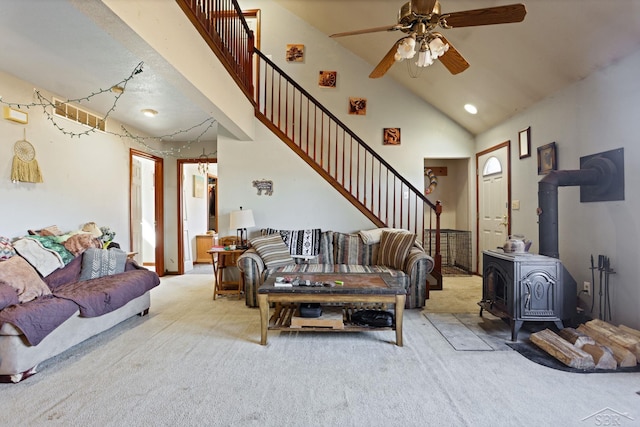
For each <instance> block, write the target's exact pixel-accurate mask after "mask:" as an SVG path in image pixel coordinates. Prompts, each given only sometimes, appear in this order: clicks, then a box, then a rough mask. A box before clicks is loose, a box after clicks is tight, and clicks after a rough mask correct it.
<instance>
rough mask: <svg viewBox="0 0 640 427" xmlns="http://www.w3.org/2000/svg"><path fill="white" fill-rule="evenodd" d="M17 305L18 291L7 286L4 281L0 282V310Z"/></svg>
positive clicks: (18, 301)
mask: <svg viewBox="0 0 640 427" xmlns="http://www.w3.org/2000/svg"><path fill="white" fill-rule="evenodd" d="M19 303H20V300H19V299H18V291H17V290H15V289H14V288H13V287H11V286H9V285H8V284H7V282H5V281H4V280H0V310H2V309H3V308H5V307H9V306H10V305H16V304H19Z"/></svg>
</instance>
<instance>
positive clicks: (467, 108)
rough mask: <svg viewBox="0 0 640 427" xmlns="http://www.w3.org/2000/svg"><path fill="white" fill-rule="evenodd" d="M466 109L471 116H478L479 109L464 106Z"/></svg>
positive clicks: (472, 106)
mask: <svg viewBox="0 0 640 427" xmlns="http://www.w3.org/2000/svg"><path fill="white" fill-rule="evenodd" d="M464 109H465V110H467V113H469V114H478V109H477V108H476V106H475V105H473V104H464Z"/></svg>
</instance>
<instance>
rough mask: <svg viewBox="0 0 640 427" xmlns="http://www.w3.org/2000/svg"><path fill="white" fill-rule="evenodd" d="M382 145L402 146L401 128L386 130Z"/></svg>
mask: <svg viewBox="0 0 640 427" xmlns="http://www.w3.org/2000/svg"><path fill="white" fill-rule="evenodd" d="M382 143H383V144H384V145H400V128H384V129H383V131H382Z"/></svg>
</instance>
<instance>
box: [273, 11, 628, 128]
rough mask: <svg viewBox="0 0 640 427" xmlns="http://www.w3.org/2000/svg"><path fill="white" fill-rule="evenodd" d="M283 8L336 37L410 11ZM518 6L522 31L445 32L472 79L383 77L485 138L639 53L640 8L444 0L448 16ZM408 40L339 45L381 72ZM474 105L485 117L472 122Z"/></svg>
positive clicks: (382, 37)
mask: <svg viewBox="0 0 640 427" xmlns="http://www.w3.org/2000/svg"><path fill="white" fill-rule="evenodd" d="M275 1H276V2H277V3H279V4H280V5H282V6H283V7H285V8H286V9H288V10H290V11H291V12H293V13H294V14H296V15H298V16H299V17H300V18H302V19H303V20H304V21H306V22H308V23H309V25H311V26H313V27H315V28H317V29H318V30H320V31H322V32H323V33H325V34H327V35H330V34H334V33H340V32H345V31H351V30H359V29H364V28H370V27H380V26H390V25H394V24H396V23H397V16H398V11H399V9H400V7H401V6H402V5H403V4H404V3H405V1H403V0H396V1H393V0H275ZM513 3H523V4H524V5H525V7H526V10H527V14H526V16H525V19H524V21H523V22H520V23H511V24H501V25H491V26H478V27H467V28H452V29H444V30H441V32H442V33H443V34H444V35H445V37H446V38H447V39H448V40H449V41H450V42H451V43H452V44H453V45H454V46H455V48H456V49H457V50H458V51H459V52H460V53H461V54H462V55H463V56H464V57H465V59H466V60H467V61H468V62H469V63H470V65H471V66H470V67H469V68H468V69H467V70H466V71H464V72H462V73H460V74H457V75H452V74H450V73H449V72H448V71H447V70H446V68H445V67H444V66H443V65H442V64H439V63H434V65H432V66H430V67H427V68H425V69H423V70H422V72H421V74H420V75H419V76H418V77H417V78H411V77H410V76H409V73H408V70H407V68H406V64H405V63H396V64H395V65H393V66H392V67H391V69H390V71H389V72H388V73H387V75H386V76H385V77H383V78H385V79H394V80H396V81H397V82H399V83H400V84H402V85H404V86H405V87H407V88H408V89H409V90H411V91H412V92H414V93H416V94H417V95H418V96H420V97H421V98H423V99H424V100H425V101H426V102H428V103H430V104H432V105H433V106H435V107H436V108H438V109H439V110H441V111H442V112H443V113H445V114H446V115H447V116H449V117H451V118H452V119H453V120H455V121H456V122H457V123H459V124H460V125H462V126H463V127H465V128H466V129H467V130H469V131H470V132H471V133H473V134H478V133H481V132H483V131H486V130H487V129H489V128H491V127H493V126H495V125H496V124H498V123H501V122H503V121H504V120H505V119H507V118H509V117H511V116H513V115H515V114H517V113H518V112H520V111H522V110H524V109H526V108H528V107H529V106H531V105H532V104H534V103H536V102H538V101H540V100H542V99H544V98H546V97H548V96H550V95H551V94H553V93H555V92H557V91H559V90H561V89H562V88H564V87H566V86H568V85H570V84H572V83H574V82H577V81H579V80H581V79H583V78H585V77H586V76H588V75H589V74H591V73H592V72H594V71H595V70H598V69H600V68H602V67H605V66H607V65H608V64H611V63H613V62H615V61H617V60H619V59H620V58H623V57H624V56H626V55H628V54H630V53H632V52H635V51H637V50H638V49H640V1H639V0H521V1H518V0H440V4H441V13H442V14H445V13H450V12H458V11H464V10H471V9H479V8H485V7H494V6H503V5H508V4H513ZM404 35H405V34H404V33H401V32H399V31H393V32H385V31H383V32H377V33H371V34H361V35H354V36H348V37H341V38H336V39H335V40H336V41H337V42H338V43H340V44H341V45H342V46H344V47H345V48H347V49H349V50H350V51H351V52H353V54H354V55H357V56H359V57H361V58H363V59H364V60H365V61H367V62H368V63H370V64H371V69H373V68H374V67H375V66H376V64H378V62H379V61H380V60H381V59H382V57H383V56H384V55H385V54H386V53H387V51H389V49H390V48H391V47H392V45H393V43H394V42H395V41H396V40H398V39H399V38H400V37H402V36H404ZM405 62H406V61H405ZM362 78H363V79H366V78H368V77H367V76H366V75H363V76H362ZM466 103H471V104H474V105H475V106H476V107H477V108H478V111H479V112H478V114H477V115H475V116H473V115H470V114H468V113H467V112H466V111H465V110H464V109H463V106H464V104H466Z"/></svg>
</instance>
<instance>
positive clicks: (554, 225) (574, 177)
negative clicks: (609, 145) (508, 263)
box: [538, 159, 606, 258]
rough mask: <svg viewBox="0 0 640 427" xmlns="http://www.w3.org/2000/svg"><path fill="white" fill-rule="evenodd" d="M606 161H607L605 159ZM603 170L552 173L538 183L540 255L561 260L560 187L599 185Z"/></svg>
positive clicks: (590, 169)
mask: <svg viewBox="0 0 640 427" xmlns="http://www.w3.org/2000/svg"><path fill="white" fill-rule="evenodd" d="M605 160H606V159H605ZM604 173H605V172H604V171H603V170H601V168H597V167H594V168H589V169H578V170H563V171H555V170H554V171H551V172H549V173H548V174H547V175H546V176H545V177H544V178H542V179H541V180H540V181H539V182H538V242H539V245H540V250H539V253H540V255H546V256H550V257H553V258H559V257H560V254H559V253H558V187H573V186H576V185H597V184H598V183H599V181H600V180H601V179H602V178H603V175H604Z"/></svg>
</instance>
